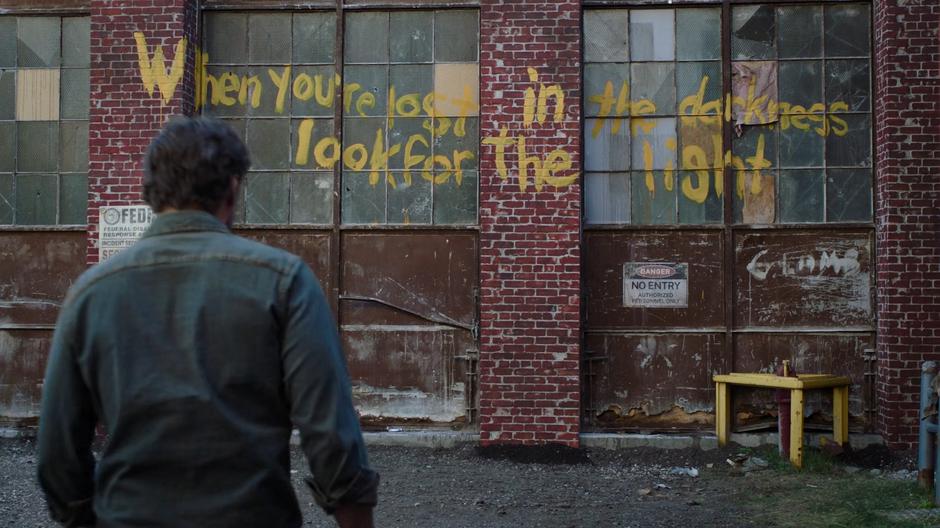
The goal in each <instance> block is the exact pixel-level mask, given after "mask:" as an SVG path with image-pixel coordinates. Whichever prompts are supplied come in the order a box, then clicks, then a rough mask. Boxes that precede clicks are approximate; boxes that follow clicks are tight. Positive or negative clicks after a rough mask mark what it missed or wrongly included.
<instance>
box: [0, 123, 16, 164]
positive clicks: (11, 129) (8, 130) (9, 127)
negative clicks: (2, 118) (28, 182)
mask: <svg viewBox="0 0 940 528" xmlns="http://www.w3.org/2000/svg"><path fill="white" fill-rule="evenodd" d="M15 169H16V123H14V122H13V121H6V122H0V172H13V171H14V170H15Z"/></svg>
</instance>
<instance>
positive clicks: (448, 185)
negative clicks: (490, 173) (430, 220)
mask: <svg viewBox="0 0 940 528" xmlns="http://www.w3.org/2000/svg"><path fill="white" fill-rule="evenodd" d="M435 176H436V177H438V178H439V177H440V175H435ZM479 181H480V179H479V175H478V174H477V173H476V172H473V171H464V173H463V175H462V176H461V179H460V180H459V181H458V180H457V178H450V179H448V180H447V181H446V182H445V183H442V184H437V185H435V186H434V223H435V224H444V225H455V224H459V225H473V224H476V223H477V194H478V185H479Z"/></svg>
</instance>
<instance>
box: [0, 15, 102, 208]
mask: <svg viewBox="0 0 940 528" xmlns="http://www.w3.org/2000/svg"><path fill="white" fill-rule="evenodd" d="M89 27H90V26H89V18H88V17H66V18H62V17H13V16H0V224H5V225H11V224H15V225H54V224H76V225H77V224H85V223H86V208H87V204H88V184H87V181H88V179H87V172H88V100H89V66H90V60H89V51H88V50H89V41H90V35H89Z"/></svg>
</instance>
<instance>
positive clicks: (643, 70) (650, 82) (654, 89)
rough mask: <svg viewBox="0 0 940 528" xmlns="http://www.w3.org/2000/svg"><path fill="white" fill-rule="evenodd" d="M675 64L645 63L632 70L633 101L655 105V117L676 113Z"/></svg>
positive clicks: (631, 93)
mask: <svg viewBox="0 0 940 528" xmlns="http://www.w3.org/2000/svg"><path fill="white" fill-rule="evenodd" d="M675 69H676V68H675V64H674V63H670V62H665V63H662V62H660V63H657V62H645V63H639V64H633V65H631V68H630V97H631V98H632V99H633V101H634V102H635V101H642V100H644V99H645V100H647V101H650V102H652V103H653V105H655V107H656V109H655V111H654V112H653V113H654V114H655V115H670V114H672V115H674V114H675V113H676V79H675Z"/></svg>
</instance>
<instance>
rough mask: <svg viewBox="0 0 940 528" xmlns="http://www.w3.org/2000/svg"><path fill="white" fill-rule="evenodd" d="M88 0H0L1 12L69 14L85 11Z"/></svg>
mask: <svg viewBox="0 0 940 528" xmlns="http://www.w3.org/2000/svg"><path fill="white" fill-rule="evenodd" d="M90 8H91V2H89V1H88V0H0V13H2V14H33V13H36V14H39V13H48V14H71V13H87V12H88V10H89V9H90Z"/></svg>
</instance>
